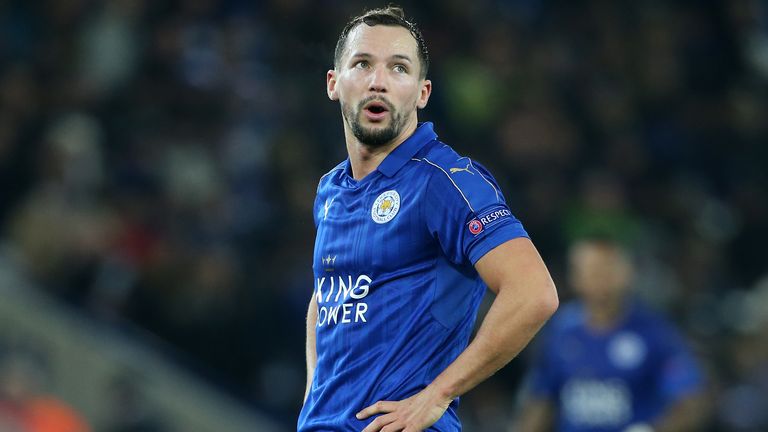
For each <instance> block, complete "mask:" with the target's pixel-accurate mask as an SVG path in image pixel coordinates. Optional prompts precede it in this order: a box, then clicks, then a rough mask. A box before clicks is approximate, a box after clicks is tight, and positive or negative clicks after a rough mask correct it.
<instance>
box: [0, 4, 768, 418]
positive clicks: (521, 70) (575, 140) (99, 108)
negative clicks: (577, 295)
mask: <svg viewBox="0 0 768 432" xmlns="http://www.w3.org/2000/svg"><path fill="white" fill-rule="evenodd" d="M401 4H402V5H403V6H404V7H405V10H406V13H408V14H409V15H410V16H412V17H414V18H415V20H416V22H418V23H420V25H421V27H422V30H423V32H424V34H425V37H426V39H427V43H428V46H429V49H430V51H431V56H432V60H433V67H432V69H431V71H430V72H431V79H432V80H433V83H434V93H433V97H432V100H431V101H430V104H429V106H428V108H427V109H426V110H425V111H424V112H422V113H421V117H420V118H421V119H422V120H428V121H434V122H435V129H436V131H437V132H438V134H439V135H440V137H441V138H442V139H443V141H446V142H448V143H450V144H451V145H452V146H454V147H455V148H456V149H457V150H459V151H460V152H462V153H464V154H469V155H471V156H472V157H473V158H475V159H477V160H478V161H480V162H481V163H483V164H484V165H486V166H488V167H489V169H490V170H491V172H493V173H494V174H495V176H496V178H497V179H498V180H499V182H500V183H501V185H502V189H503V190H504V191H505V192H506V195H507V201H508V202H509V204H510V207H511V208H512V209H513V211H514V212H515V214H516V216H518V217H519V218H520V219H521V220H522V221H523V223H524V224H525V226H526V227H527V229H528V231H529V232H530V234H531V236H532V238H533V239H534V241H535V242H536V244H537V246H538V247H539V249H540V251H541V254H542V255H543V257H544V258H545V260H546V261H547V262H548V264H549V266H550V270H551V271H552V273H553V276H554V278H555V281H556V283H557V284H558V286H559V289H560V291H561V298H563V299H565V300H567V299H568V298H569V297H570V296H571V293H570V292H569V288H568V286H567V281H566V279H565V277H564V271H565V269H564V268H563V265H564V254H565V250H566V248H567V245H568V244H569V242H570V241H571V240H573V239H575V238H578V237H579V236H581V235H583V234H588V233H596V232H600V233H605V234H610V235H615V236H618V237H620V238H621V239H622V240H624V241H626V242H627V244H629V245H630V246H631V248H632V250H633V252H634V253H635V258H636V259H637V265H638V266H639V272H638V276H639V277H638V278H637V281H636V289H637V292H638V293H639V295H640V296H642V297H644V298H645V299H646V300H648V301H649V302H651V303H652V304H653V305H654V306H656V307H657V308H659V309H660V310H662V311H664V312H665V313H666V314H667V316H669V317H670V318H671V319H672V320H673V321H675V322H676V323H678V324H679V325H680V326H682V328H683V329H684V331H685V332H686V334H687V336H688V337H689V338H690V340H691V343H692V344H693V346H694V348H695V351H696V352H697V353H698V355H699V356H700V358H701V359H702V361H703V363H704V365H705V367H706V369H707V370H708V372H709V379H710V382H711V393H712V402H713V410H712V413H713V414H712V419H711V424H712V427H711V430H712V431H715V430H727V431H758V430H768V265H766V264H768V262H767V261H768V253H766V252H765V245H766V244H768V181H767V177H768V97H767V96H768V95H767V93H768V2H766V1H761V0H743V1H726V0H721V1H715V0H711V1H643V2H632V1H611V0H593V1H578V2H573V1H565V0H562V1H557V0H553V1H544V0H493V1H492V0H487V1H476V2H467V1H458V0H447V1H440V2H438V1H423V2H415V1H414V2H410V1H405V2H401ZM377 5H379V4H378V3H377V4H367V6H377ZM363 6H364V5H363V4H361V3H358V2H355V1H351V0H345V1H341V0H338V1H332V0H323V1H309V0H290V1H287V0H272V1H255V2H253V1H247V0H222V1H214V0H176V1H174V0H152V1H149V0H114V1H98V0H39V1H25V0H6V1H3V2H0V227H2V237H1V239H2V250H3V253H2V259H3V260H7V261H9V262H12V263H13V264H14V266H15V267H16V268H18V269H19V270H20V271H22V272H23V273H24V274H25V275H26V277H27V278H29V279H30V280H33V281H34V282H35V283H36V284H37V285H38V286H40V287H41V289H43V290H45V291H47V292H49V293H50V294H52V295H53V296H55V297H57V298H59V299H61V300H62V301H64V302H67V303H69V304H71V305H73V306H74V307H76V308H77V309H78V310H80V311H82V313H83V314H85V315H87V316H89V317H91V318H92V319H93V320H95V321H96V322H98V323H100V324H103V325H111V326H117V327H121V328H125V329H128V330H129V331H132V332H134V333H135V334H136V335H137V337H139V338H146V339H147V340H153V341H155V342H152V343H157V342H156V341H162V342H160V343H161V344H163V346H165V347H166V348H164V349H165V350H167V352H168V353H169V354H170V355H171V356H173V357H174V358H175V359H176V360H177V361H178V362H179V363H180V364H183V365H185V366H186V367H188V368H190V369H191V370H194V371H196V372H197V373H199V374H201V375H202V376H204V377H205V378H206V379H208V380H209V381H210V382H213V383H215V385H217V386H219V387H221V388H223V389H224V390H225V391H228V392H230V393H232V394H235V395H237V396H238V397H240V398H241V399H242V400H245V401H247V402H248V403H249V404H252V405H253V406H254V407H257V408H259V409H262V410H266V411H267V412H270V413H272V414H273V415H274V416H275V417H277V418H281V419H283V420H284V421H285V423H286V425H288V426H289V427H290V425H292V424H293V421H294V419H295V415H296V414H297V412H298V409H299V407H300V404H301V397H302V394H303V385H304V314H305V311H306V302H307V301H308V299H309V295H310V293H311V291H312V276H311V269H310V265H311V264H310V263H311V261H310V260H311V253H312V244H313V234H314V228H313V224H312V214H311V212H312V201H313V196H314V192H315V187H316V184H317V180H318V178H319V177H320V175H322V174H323V173H324V172H326V171H327V170H328V169H330V168H332V167H333V166H334V165H335V164H336V163H337V162H338V161H339V160H341V159H343V158H344V157H345V148H344V145H343V135H342V125H341V120H340V116H339V111H338V107H337V105H336V104H334V103H331V102H329V101H328V100H327V98H326V95H325V71H326V70H327V69H328V68H329V67H330V66H331V59H332V51H333V46H334V44H335V42H336V38H337V36H338V33H339V32H340V30H341V28H342V27H343V24H344V23H345V22H346V20H347V18H349V17H350V16H351V15H354V14H357V13H360V12H361V11H362V10H363ZM380 247H387V245H386V244H383V245H381V246H380ZM136 329H141V330H138V331H137V330H136ZM0 345H2V340H0ZM524 370H525V358H523V359H520V360H515V361H514V362H513V364H512V365H511V366H510V367H508V368H507V369H505V370H504V371H502V372H501V373H500V375H499V376H498V377H497V378H495V379H493V380H491V382H489V383H486V384H484V385H482V386H481V387H480V388H478V389H477V390H476V391H475V392H472V393H470V395H468V396H467V397H466V398H464V402H463V405H462V410H461V411H460V413H461V415H463V416H464V419H465V422H466V424H467V430H474V431H497V430H502V429H503V426H502V425H504V424H506V422H507V421H508V419H509V415H510V414H509V413H510V412H511V410H512V408H513V407H514V404H515V392H516V389H517V387H518V385H519V382H520V378H521V376H522V372H523V371H524ZM479 419H482V421H480V420H479Z"/></svg>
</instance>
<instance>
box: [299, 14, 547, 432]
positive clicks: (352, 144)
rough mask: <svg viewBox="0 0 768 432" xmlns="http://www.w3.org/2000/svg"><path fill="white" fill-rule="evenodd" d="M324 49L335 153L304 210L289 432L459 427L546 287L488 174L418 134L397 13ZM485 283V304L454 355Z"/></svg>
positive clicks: (418, 98)
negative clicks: (297, 364)
mask: <svg viewBox="0 0 768 432" xmlns="http://www.w3.org/2000/svg"><path fill="white" fill-rule="evenodd" d="M336 46H337V48H336V52H335V58H334V69H332V70H329V71H328V73H327V90H328V96H329V98H330V99H331V100H337V101H339V104H340V105H341V113H342V118H343V124H344V136H345V141H346V147H347V151H348V154H349V157H348V159H347V160H345V161H344V162H342V163H340V164H339V165H337V166H336V168H334V169H333V170H331V171H330V172H329V173H328V174H326V175H325V176H323V177H322V178H321V180H320V184H319V186H318V190H317V198H316V200H315V206H314V210H315V212H314V216H315V225H316V226H317V239H316V243H315V253H314V261H313V263H314V265H313V268H314V274H315V277H316V286H315V290H314V292H313V295H312V297H311V301H310V304H309V309H308V313H307V389H306V396H305V403H304V407H303V409H302V412H301V414H300V416H299V420H298V429H299V430H300V431H320V430H323V431H327V430H360V429H362V430H363V431H364V432H373V431H401V430H405V431H409V432H416V431H421V430H430V431H443V432H448V431H451V432H454V431H459V430H461V423H460V421H459V419H458V416H457V414H456V408H457V405H458V398H459V396H461V395H462V394H464V393H466V392H467V391H469V390H471V389H472V388H474V387H475V386H477V385H478V384H479V383H480V382H482V381H484V380H485V379H486V378H488V377H489V376H491V375H492V374H494V373H495V372H496V371H498V370H499V369H500V368H502V367H503V366H504V365H506V364H507V363H508V362H509V361H510V360H511V359H512V358H513V357H515V356H516V355H517V354H518V353H519V352H520V351H521V350H522V349H523V348H524V347H525V345H526V344H527V343H528V341H529V340H530V339H531V338H532V337H533V335H534V334H535V333H536V332H537V331H538V330H539V328H541V326H542V325H543V324H544V322H545V321H546V320H547V319H548V318H549V317H550V315H551V314H552V313H553V312H554V311H555V309H556V308H557V304H558V299H557V293H556V290H555V287H554V283H553V282H552V279H551V278H550V276H549V272H548V270H547V268H546V266H545V265H544V263H543V261H542V259H541V257H540V256H539V253H538V252H537V250H536V249H535V247H534V246H533V244H532V242H531V241H530V239H529V238H528V234H527V233H526V232H525V230H524V229H523V227H522V224H521V223H520V221H518V220H517V219H516V218H515V217H514V216H513V215H512V213H511V212H510V210H509V207H508V206H507V204H506V202H505V200H504V198H503V196H502V195H501V193H500V192H499V188H498V185H497V183H496V181H495V180H494V179H493V177H492V176H491V175H490V174H489V173H488V171H486V170H485V168H483V167H482V166H480V165H479V164H477V163H476V162H474V161H472V160H471V159H469V158H467V157H460V156H459V155H458V154H456V153H455V152H454V150H453V149H451V148H450V147H448V146H447V145H445V144H443V143H442V142H440V141H439V140H438V139H437V134H436V133H435V132H434V130H433V125H432V123H418V119H417V110H418V109H421V108H424V107H425V106H426V105H427V101H428V100H429V96H430V94H431V91H432V83H431V82H430V81H429V80H428V79H426V75H427V68H428V53H427V49H426V46H425V42H424V40H423V37H422V35H421V32H420V31H419V30H418V29H417V27H416V26H415V25H414V24H412V23H411V22H410V21H408V20H406V19H405V18H404V14H403V10H402V9H400V8H399V7H394V6H390V7H387V8H384V9H374V10H370V11H367V12H366V13H364V14H363V15H361V16H358V17H356V18H354V19H352V20H351V21H350V22H349V23H348V24H347V25H346V27H345V28H344V30H343V31H342V33H341V36H340V38H339V40H338V43H337V45H336ZM486 287H488V288H490V289H491V291H493V292H494V293H496V298H495V300H494V301H493V305H492V306H491V308H490V310H489V312H488V313H487V315H486V316H485V318H484V320H483V322H482V324H481V326H480V329H479V331H478V333H477V335H476V337H475V338H474V340H473V341H472V343H470V344H469V345H467V343H468V341H469V337H470V333H471V331H472V328H473V326H474V323H475V317H476V316H477V310H478V305H479V303H480V300H481V299H482V297H483V295H484V294H485V292H486ZM363 428H364V429H363Z"/></svg>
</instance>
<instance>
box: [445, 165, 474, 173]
mask: <svg viewBox="0 0 768 432" xmlns="http://www.w3.org/2000/svg"><path fill="white" fill-rule="evenodd" d="M469 165H470V164H467V166H465V167H464V168H451V174H456V173H457V172H460V171H466V172H468V173H470V174H472V175H475V173H473V172H472V171H470V170H469Z"/></svg>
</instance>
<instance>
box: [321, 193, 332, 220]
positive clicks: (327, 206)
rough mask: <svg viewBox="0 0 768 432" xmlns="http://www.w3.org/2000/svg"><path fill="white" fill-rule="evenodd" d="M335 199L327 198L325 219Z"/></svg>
mask: <svg viewBox="0 0 768 432" xmlns="http://www.w3.org/2000/svg"><path fill="white" fill-rule="evenodd" d="M333 200H334V198H331V200H330V201H328V200H325V206H324V207H325V214H324V215H323V220H325V219H326V218H328V210H330V208H331V204H333Z"/></svg>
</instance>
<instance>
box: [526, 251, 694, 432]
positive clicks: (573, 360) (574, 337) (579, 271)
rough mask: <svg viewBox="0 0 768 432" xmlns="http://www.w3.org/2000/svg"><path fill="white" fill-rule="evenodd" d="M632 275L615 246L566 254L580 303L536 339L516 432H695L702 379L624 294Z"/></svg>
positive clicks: (656, 319) (653, 318)
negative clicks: (535, 348)
mask: <svg viewBox="0 0 768 432" xmlns="http://www.w3.org/2000/svg"><path fill="white" fill-rule="evenodd" d="M632 273H633V268H632V263H631V260H630V257H629V256H628V253H627V251H626V250H625V249H624V248H623V247H622V246H621V245H620V244H619V243H618V242H616V241H614V240H609V239H602V238H600V239H595V238H592V239H585V240H581V241H578V242H577V243H575V244H574V245H573V246H572V248H571V250H570V256H569V279H570V283H571V286H572V287H573V289H574V291H575V293H576V294H577V295H578V296H579V300H577V301H575V302H572V303H570V304H568V305H566V306H564V307H563V308H562V309H561V311H560V312H559V313H557V314H556V315H555V317H554V318H553V319H552V321H551V322H550V323H549V324H548V325H547V327H546V328H545V331H544V332H543V333H542V337H541V339H540V340H539V341H538V346H537V353H536V354H537V357H536V359H535V360H534V363H533V369H532V371H531V373H530V376H529V379H528V388H527V389H526V390H527V394H526V400H525V402H524V405H523V409H522V411H521V415H520V418H519V421H518V424H517V428H515V429H514V430H519V431H525V432H537V431H547V430H557V431H563V432H587V431H590V432H592V431H594V432H597V431H605V432H608V431H624V432H650V431H654V432H672V431H693V430H699V429H698V427H699V426H700V424H701V422H702V420H703V410H702V402H703V396H702V385H703V383H702V374H701V371H700V369H699V367H698V365H697V363H696V361H695V359H694V357H693V355H692V354H691V352H690V351H689V350H688V348H687V347H686V345H685V342H684V340H683V339H682V338H681V337H680V335H679V334H678V332H677V331H676V330H675V329H674V328H673V327H672V326H671V325H670V323H668V322H666V321H665V320H664V319H662V318H661V317H660V316H659V315H657V314H655V313H654V312H652V311H650V310H649V309H648V308H647V307H645V306H644V305H643V304H641V303H640V302H639V301H638V300H637V299H635V298H634V297H633V296H632V295H631V294H630V290H629V288H630V284H631V280H632Z"/></svg>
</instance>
